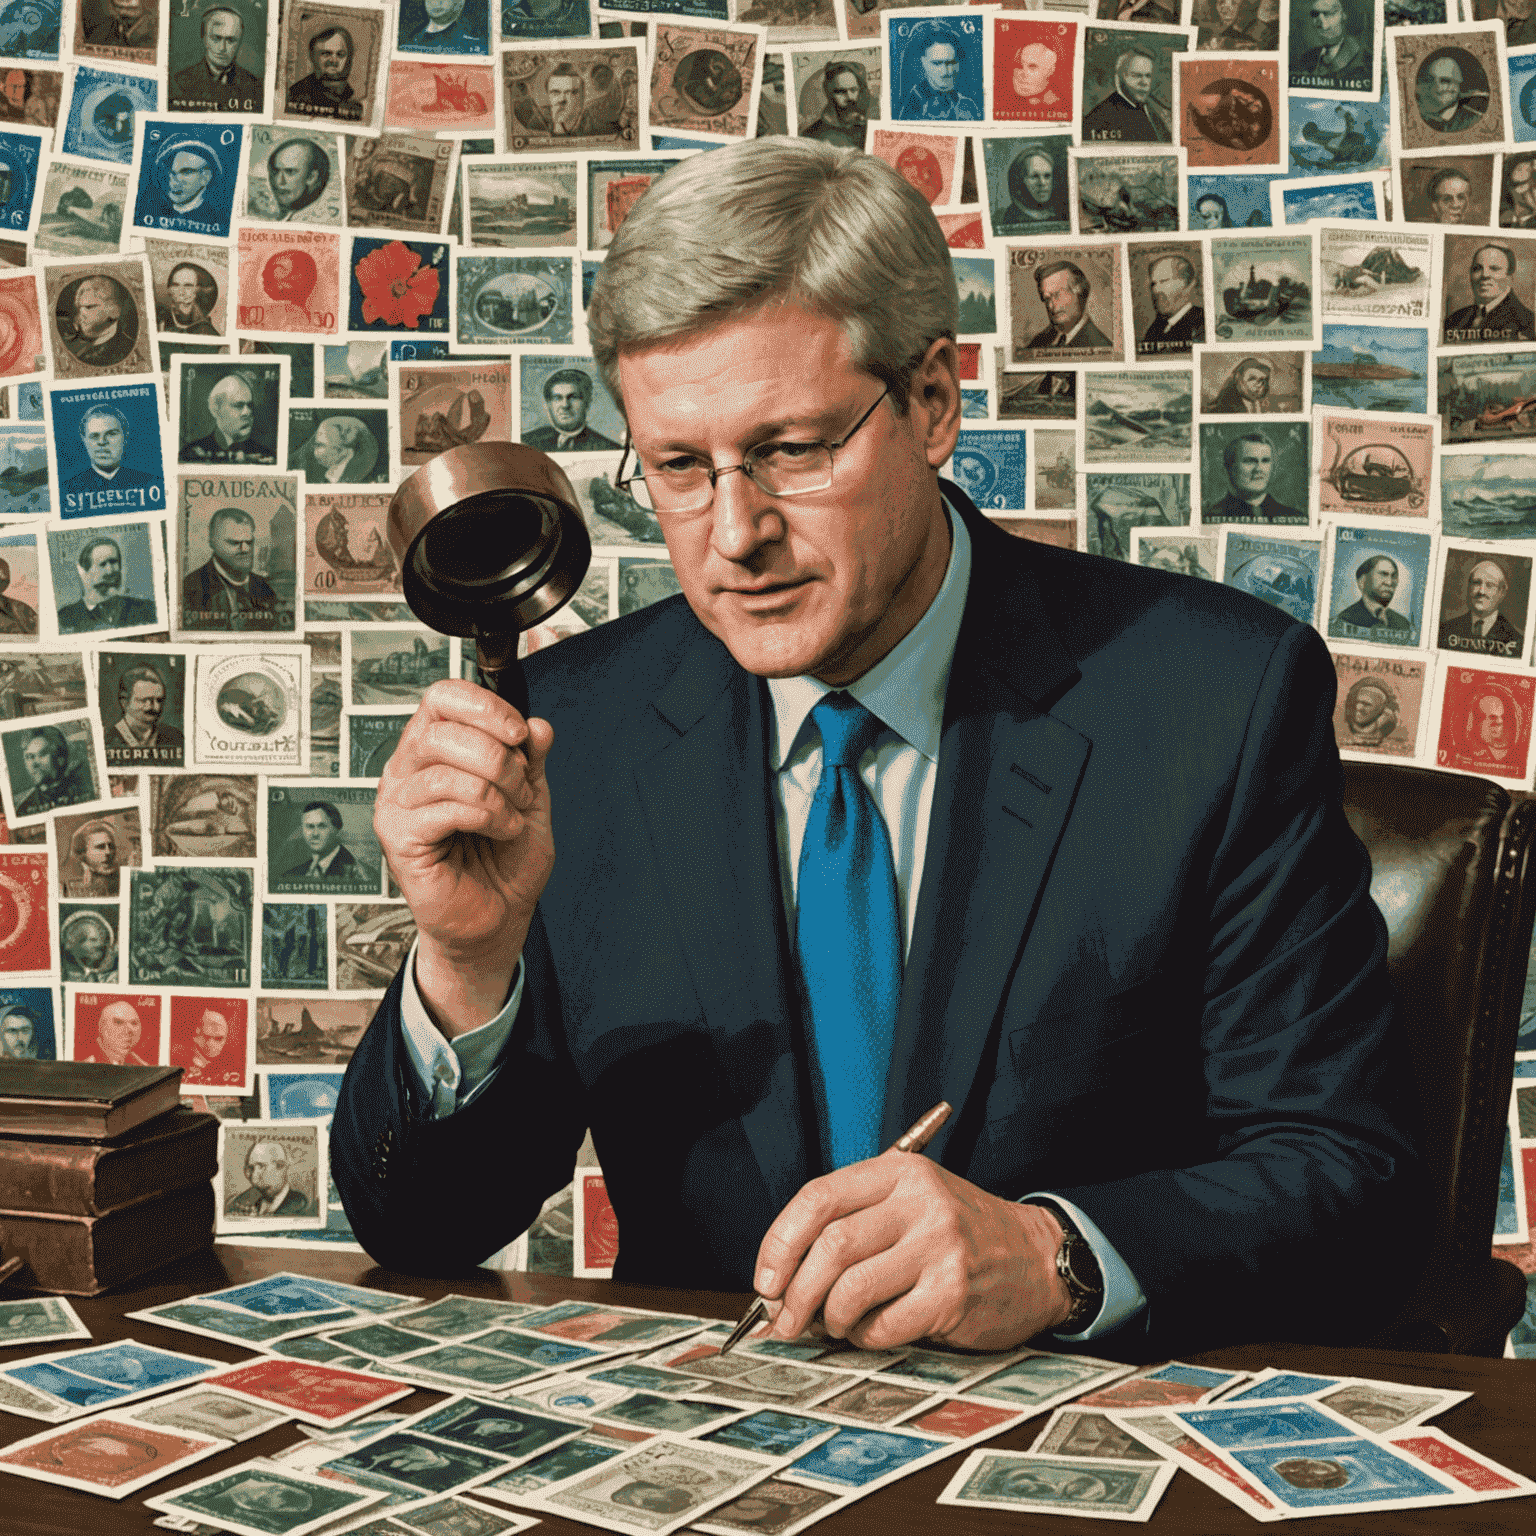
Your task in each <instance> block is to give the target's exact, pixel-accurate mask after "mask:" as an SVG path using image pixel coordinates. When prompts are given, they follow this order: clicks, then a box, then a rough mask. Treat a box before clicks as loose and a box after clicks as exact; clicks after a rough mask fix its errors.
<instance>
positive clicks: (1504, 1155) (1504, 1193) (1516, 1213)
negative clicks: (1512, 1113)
mask: <svg viewBox="0 0 1536 1536" xmlns="http://www.w3.org/2000/svg"><path fill="white" fill-rule="evenodd" d="M1493 1230H1494V1231H1495V1232H1496V1233H1497V1234H1498V1235H1499V1236H1500V1237H1519V1235H1520V1195H1519V1191H1518V1189H1517V1188H1516V1184H1515V1152H1514V1146H1513V1144H1512V1143H1511V1142H1510V1139H1509V1130H1508V1128H1507V1127H1506V1128H1505V1131H1504V1150H1503V1151H1502V1152H1501V1153H1500V1154H1499V1203H1498V1205H1497V1207H1496V1208H1495V1212H1494V1218H1493Z"/></svg>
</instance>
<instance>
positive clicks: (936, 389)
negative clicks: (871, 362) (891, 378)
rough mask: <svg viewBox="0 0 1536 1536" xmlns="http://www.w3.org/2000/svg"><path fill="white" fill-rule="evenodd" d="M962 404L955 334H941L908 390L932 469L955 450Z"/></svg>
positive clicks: (916, 423) (909, 408) (917, 368)
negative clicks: (953, 335) (951, 335)
mask: <svg viewBox="0 0 1536 1536" xmlns="http://www.w3.org/2000/svg"><path fill="white" fill-rule="evenodd" d="M961 405H962V400H961V395H960V351H959V348H958V347H956V345H955V342H954V338H953V337H950V336H940V337H939V338H938V340H937V341H935V342H933V344H932V345H931V346H930V347H929V348H928V350H927V352H925V353H924V354H923V360H922V362H920V363H919V364H918V365H917V367H916V368H915V369H914V370H913V373H912V383H911V385H910V386H909V388H908V390H907V410H908V412H909V413H910V414H911V416H912V418H913V424H914V428H915V429H916V430H917V431H918V432H919V433H920V435H921V437H922V441H923V451H924V455H925V456H926V458H927V460H928V464H929V467H930V468H932V469H938V468H939V466H940V465H942V464H944V463H946V462H947V461H948V459H949V456H950V455H951V454H952V453H953V452H954V451H955V443H956V442H957V441H958V439H959V436H960V411H961Z"/></svg>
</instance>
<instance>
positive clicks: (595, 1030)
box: [331, 488, 1420, 1354]
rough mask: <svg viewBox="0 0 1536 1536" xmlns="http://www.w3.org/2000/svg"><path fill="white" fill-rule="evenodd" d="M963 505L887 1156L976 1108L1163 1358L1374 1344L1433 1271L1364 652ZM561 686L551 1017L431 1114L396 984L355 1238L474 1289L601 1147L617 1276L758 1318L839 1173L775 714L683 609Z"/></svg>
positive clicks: (335, 1137)
mask: <svg viewBox="0 0 1536 1536" xmlns="http://www.w3.org/2000/svg"><path fill="white" fill-rule="evenodd" d="M949 495H950V497H951V499H952V501H953V502H955V503H958V504H962V505H963V509H964V510H963V515H964V516H965V519H966V525H967V527H968V528H969V529H970V532H971V537H972V540H973V553H974V561H973V567H972V573H971V585H970V591H969V594H968V597H967V605H966V613H965V618H964V621H963V624H962V626H961V630H960V635H959V639H958V642H957V645H956V650H955V657H954V664H953V667H952V671H951V676H950V683H949V690H948V695H947V697H946V700H945V709H944V724H943V736H942V746H941V749H940V757H939V770H938V778H937V781H936V784H935V789H934V799H933V809H932V817H931V823H930V832H929V840H928V847H927V854H926V862H925V865H924V870H923V877H922V885H921V890H920V892H919V894H918V897H917V903H918V905H917V912H916V916H915V927H914V932H913V938H912V943H911V948H910V952H909V956H908V960H907V967H906V972H905V980H904V985H903V992H902V999H901V1007H900V1014H899V1019H898V1024H897V1030H896V1041H895V1047H894V1052H893V1057H892V1064H891V1071H890V1078H889V1088H888V1093H887V1099H886V1104H885V1113H884V1127H883V1135H884V1137H885V1139H886V1141H887V1142H889V1141H892V1140H894V1139H895V1138H896V1137H897V1136H898V1135H900V1133H901V1132H902V1131H903V1130H904V1129H905V1128H906V1127H907V1126H908V1125H909V1124H911V1123H912V1121H914V1120H915V1119H916V1118H917V1117H918V1116H919V1115H920V1114H921V1113H922V1112H923V1111H924V1110H926V1109H928V1108H929V1107H930V1106H931V1105H932V1104H933V1103H935V1102H936V1101H937V1100H939V1099H948V1100H949V1101H950V1103H951V1104H953V1105H954V1106H955V1109H956V1113H955V1115H954V1116H953V1117H952V1118H951V1120H950V1121H949V1123H948V1124H947V1125H946V1126H945V1127H944V1128H943V1129H942V1130H941V1131H940V1132H939V1134H938V1136H937V1138H936V1139H935V1140H934V1142H933V1143H932V1145H931V1146H930V1148H929V1155H930V1156H932V1157H934V1158H936V1159H938V1160H939V1161H940V1162H941V1163H942V1164H943V1165H944V1166H945V1167H946V1168H948V1169H951V1170H952V1171H954V1172H955V1173H957V1174H960V1175H962V1176H964V1177H965V1178H968V1179H970V1180H972V1181H973V1182H975V1183H977V1184H979V1185H981V1186H982V1187H983V1188H985V1189H988V1190H990V1191H992V1192H994V1193H995V1194H998V1195H1002V1196H1008V1197H1017V1196H1021V1195H1024V1194H1027V1193H1030V1192H1032V1191H1038V1190H1047V1191H1055V1192H1058V1193H1060V1194H1062V1195H1064V1196H1065V1197H1066V1198H1068V1199H1070V1200H1072V1201H1074V1202H1076V1203H1077V1205H1078V1206H1079V1207H1080V1208H1081V1209H1082V1210H1084V1211H1085V1212H1087V1214H1088V1215H1089V1216H1091V1217H1092V1218H1093V1220H1094V1221H1095V1222H1097V1223H1098V1225H1099V1226H1100V1227H1101V1228H1102V1229H1103V1231H1104V1233H1105V1234H1106V1236H1107V1237H1108V1238H1109V1240H1110V1242H1112V1243H1113V1244H1114V1246H1115V1247H1116V1249H1117V1250H1118V1251H1119V1253H1120V1254H1121V1256H1122V1257H1123V1258H1124V1259H1125V1261H1126V1262H1127V1263H1128V1264H1129V1265H1130V1267H1131V1269H1132V1271H1133V1272H1134V1273H1135V1275H1136V1277H1137V1279H1138V1281H1139V1282H1140V1285H1141V1288H1142V1290H1143V1292H1144V1293H1145V1295H1146V1296H1147V1297H1148V1299H1149V1301H1150V1303H1151V1313H1150V1318H1151V1329H1150V1332H1149V1333H1147V1335H1146V1337H1145V1338H1143V1339H1140V1340H1138V1341H1137V1343H1136V1344H1134V1345H1128V1346H1127V1347H1129V1348H1141V1349H1146V1350H1150V1351H1151V1352H1152V1353H1153V1354H1157V1353H1158V1352H1161V1353H1163V1354H1167V1353H1171V1352H1174V1351H1175V1350H1179V1349H1187V1348H1192V1347H1198V1346H1199V1345H1202V1344H1215V1343H1218V1342H1221V1341H1223V1340H1229V1339H1236V1338H1250V1339H1260V1338H1294V1339H1300V1338H1318V1339H1328V1338H1347V1337H1351V1336H1354V1337H1358V1336H1360V1335H1361V1334H1363V1333H1364V1332H1365V1331H1366V1330H1367V1329H1368V1328H1370V1327H1373V1326H1379V1325H1380V1324H1382V1323H1384V1322H1385V1321H1386V1319H1387V1318H1388V1317H1389V1316H1390V1314H1391V1311H1392V1308H1393V1306H1394V1304H1395V1300H1396V1298H1397V1294H1398V1292H1399V1291H1400V1289H1401V1288H1403V1287H1405V1286H1406V1284H1407V1283H1409V1282H1411V1280H1412V1279H1413V1271H1414V1266H1415V1262H1416V1259H1417V1257H1418V1255H1417V1254H1416V1253H1415V1252H1414V1250H1413V1244H1412V1238H1411V1236H1410V1235H1408V1234H1411V1232H1412V1231H1413V1230H1414V1220H1413V1211H1414V1206H1415V1202H1416V1201H1418V1200H1419V1198H1420V1184H1419V1176H1418V1175H1419V1170H1418V1165H1417V1162H1416V1158H1415V1154H1414V1152H1413V1150H1412V1130H1411V1127H1412V1125H1413V1120H1414V1116H1413V1107H1412V1104H1411V1100H1410V1096H1409V1090H1408V1087H1407V1078H1406V1057H1405V1049H1404V1046H1403V1042H1402V1040H1401V1038H1400V1037H1399V1032H1398V1025H1397V1021H1396V1009H1395V1003H1394V1000H1393V995H1392V991H1391V987H1390V984H1389V982H1388V979H1387V975H1386V970H1385V964H1384V962H1385V955H1386V933H1385V926H1384V924H1383V922H1382V919H1381V916H1380V914H1379V913H1378V911H1377V910H1376V908H1375V906H1374V904H1373V903H1372V901H1371V899H1370V894H1369V880H1370V868H1369V861H1368V858H1367V856H1366V854H1365V851H1364V849H1363V848H1362V847H1361V845H1360V843H1359V842H1358V840H1357V839H1356V838H1355V836H1354V834H1353V832H1352V831H1351V829H1350V827H1349V825H1348V823H1347V821H1346V820H1345V817H1344V814H1343V811H1342V809H1341V806H1340V770H1339V764H1338V754H1337V751H1336V749H1335V746H1334V742H1333V734H1332V725H1331V712H1332V708H1333V700H1334V692H1335V689H1334V672H1333V667H1332V665H1331V662H1330V659H1329V657H1328V653H1327V651H1326V650H1325V648H1324V646H1323V644H1322V642H1321V640H1320V639H1319V637H1318V636H1317V634H1316V632H1315V631H1314V630H1312V629H1310V628H1308V627H1306V626H1303V625H1300V624H1297V623H1295V622H1293V621H1292V620H1291V619H1289V618H1287V617H1286V616H1285V615H1283V614H1282V613H1280V612H1279V611H1278V610H1277V609H1275V608H1272V607H1270V606H1268V605H1267V604H1264V603H1261V602H1258V601H1256V600H1254V599H1252V598H1250V597H1247V596H1246V595H1244V594H1241V593H1238V592H1235V591H1232V590H1231V589H1229V588H1226V587H1222V586H1219V585H1217V584H1215V583H1206V582H1200V581H1194V580H1191V579H1190V578H1188V577H1184V576H1173V575H1168V574H1165V573H1162V572H1156V571H1151V570H1147V569H1144V568H1142V567H1139V566H1132V565H1127V564H1122V563H1120V562H1116V561H1111V560H1104V559H1100V558H1098V557H1095V556H1088V555H1080V554H1075V553H1072V552H1069V551H1062V550H1058V549H1052V548H1048V547H1046V546H1043V545H1036V544H1032V543H1028V542H1025V541H1022V540H1018V539H1014V538H1011V537H1010V536H1009V535H1007V534H1004V533H1003V532H1001V531H1000V530H999V529H997V527H996V526H995V525H994V524H991V523H989V522H988V521H987V520H986V519H985V518H983V517H982V516H981V514H980V513H978V512H977V511H976V510H975V509H974V508H973V507H971V506H970V504H969V503H968V502H966V501H965V500H964V497H963V496H961V495H960V494H959V493H957V492H956V491H954V490H953V489H952V488H950V490H949ZM528 679H529V685H530V690H531V695H532V701H533V708H534V710H535V712H536V713H538V714H541V715H544V716H545V717H546V718H548V719H549V720H550V721H551V722H552V723H553V724H554V727H555V746H554V749H553V752H552V754H551V757H550V762H549V778H550V784H551V787H552V792H553V795H554V814H555V827H556V844H557V856H556V864H555V871H554V874H553V876H552V878H551V880H550V882H549V885H548V886H547V887H546V889H545V892H544V895H543V898H542V899H541V902H540V906H539V912H538V915H537V917H536V920H535V923H534V926H533V928H532V930H531V932H530V934H529V939H528V943H527V945H526V947H525V949H524V954H523V958H524V965H525V969H526V976H525V985H524V992H523V1002H522V1007H521V1011H520V1014H519V1017H518V1020H517V1023H516V1025H515V1027H514V1029H513V1032H512V1036H511V1038H510V1040H509V1043H508V1047H507V1051H506V1054H505V1056H504V1058H503V1062H502V1065H501V1069H500V1072H499V1074H498V1075H497V1076H496V1077H495V1078H494V1079H493V1080H492V1081H491V1082H490V1083H489V1084H488V1085H487V1086H486V1088H485V1089H484V1090H483V1091H482V1092H481V1093H480V1094H479V1095H478V1096H477V1097H476V1098H475V1099H474V1100H472V1101H471V1102H470V1104H469V1105H468V1106H467V1107H465V1108H463V1109H461V1110H460V1111H459V1112H458V1113H456V1114H454V1115H451V1116H448V1117H445V1118H444V1119H441V1120H437V1121H433V1120H430V1119H429V1118H427V1116H428V1115H429V1114H430V1108H429V1101H427V1100H426V1098H425V1096H424V1095H423V1094H422V1091H421V1089H420V1087H419V1085H418V1084H417V1082H416V1079H415V1076H414V1073H413V1071H412V1069H411V1066H410V1063H409V1058H408V1056H407V1053H406V1051H405V1048H404V1045H403V1043H402V1041H401V1037H400V1030H399V1018H398V1013H399V985H400V983H399V978H398V977H397V978H396V981H395V983H394V985H393V986H392V987H391V988H390V990H389V993H388V994H387V996H386V997H385V999H384V1001H383V1003H382V1004H381V1006H380V1009H379V1012H378V1015H377V1016H376V1017H375V1019H374V1021H373V1024H372V1026H371V1027H370V1028H369V1030H368V1031H367V1033H366V1035H365V1036H364V1038H363V1040H362V1041H361V1042H360V1044H359V1046H358V1048H357V1051H356V1053H355V1055H354V1056H353V1059H352V1062H351V1065H350V1066H349V1068H348V1071H347V1074H346V1078H345V1081H344V1083H343V1086H342V1092H341V1095H340V1103H339V1104H338V1106H337V1110H336V1115H335V1120H334V1123H333V1129H332V1135H331V1156H332V1166H333V1169H334V1171H335V1177H336V1181H337V1185H338V1187H339V1189H340V1191H341V1195H342V1200H343V1203H344V1204H345V1206H346V1210H347V1214H348V1216H349V1217H350V1219H351V1221H352V1225H353V1228H354V1230H355V1231H356V1233H357V1236H358V1238H359V1240H360V1241H361V1242H362V1243H363V1245H364V1246H365V1247H366V1248H367V1249H368V1251H369V1252H370V1253H371V1254H373V1255H374V1257H375V1258H377V1259H378V1260H379V1261H380V1262H382V1263H385V1264H388V1265H391V1266H393V1267H395V1268H399V1269H404V1270H408V1271H417V1272H432V1273H451V1272H452V1271H453V1270H454V1269H455V1268H456V1267H462V1266H466V1265H469V1264H473V1263H476V1262H478V1261H480V1260H481V1259H483V1258H484V1257H486V1256H487V1255H488V1254H490V1253H491V1252H493V1251H494V1250H495V1249H497V1248H498V1247H500V1246H501V1245H502V1244H503V1243H505V1242H507V1241H510V1239H511V1238H512V1237H513V1236H515V1235H516V1234H517V1233H518V1232H520V1231H522V1230H523V1229H524V1228H525V1227H527V1226H528V1225H529V1223H530V1222H531V1221H532V1220H533V1218H534V1217H535V1216H536V1215H537V1214H538V1210H539V1206H540V1203H541V1201H542V1200H543V1199H545V1198H546V1197H547V1196H548V1195H549V1194H550V1193H552V1192H553V1191H554V1190H556V1189H558V1188H559V1187H560V1186H561V1185H563V1184H564V1183H565V1182H566V1181H567V1180H568V1179H569V1178H570V1176H571V1167H572V1164H573V1161H574V1156H575V1152H576V1149H577V1146H578V1145H579V1143H580V1141H581V1137H582V1134H583V1131H584V1128H585V1127H587V1126H588V1125H589V1124H590V1126H591V1127H592V1131H593V1136H594V1139H595V1142H596V1147H597V1152H598V1155H599V1157H600V1159H601V1161H602V1165H603V1169H604V1172H605V1174H606V1175H607V1180H608V1188H609V1191H610V1194H611V1196H612V1199H613V1203H614V1207H615V1210H616V1212H617V1215H618V1220H619V1228H620V1234H621V1238H620V1242H621V1248H620V1253H619V1258H618V1263H617V1265H616V1267H615V1274H616V1277H617V1278H620V1279H628V1280H636V1281H645V1282H649V1283H653V1284H661V1285H678V1286H693V1287H714V1288H721V1289H732V1290H747V1289H750V1287H751V1283H752V1271H753V1263H754V1259H755V1257H756V1253H757V1248H758V1244H759V1242H760V1240H761V1238H762V1236H763V1233H764V1232H765V1231H766V1230H767V1228H768V1226H769V1224H770V1223H771V1222H772V1220H773V1219H774V1217H775V1216H776V1215H777V1214H778V1212H779V1211H780V1209H781V1208H782V1207H783V1206H784V1204H785V1203H786V1202H787V1201H788V1200H789V1199H790V1197H791V1196H792V1195H793V1194H794V1193H795V1192H796V1191H797V1190H798V1189H799V1188H800V1186H801V1185H802V1184H803V1183H804V1182H805V1181H806V1180H807V1179H809V1178H811V1177H814V1176H815V1175H817V1174H818V1173H821V1172H824V1171H825V1162H824V1159H823V1155H822V1151H821V1148H820V1146H819V1144H818V1136H817V1131H816V1124H817V1120H816V1113H815V1109H814V1103H813V1100H812V1097H811V1089H810V1083H809V1078H808V1072H807V1066H806V1051H805V1046H804V1038H803V1030H804V1025H803V1022H802V1010H801V1004H800V1000H799V994H798V982H797V979H796V977H797V972H796V970H795V967H794V965H793V961H792V953H791V947H790V936H789V931H788V924H787V919H786V916H785V911H784V901H783V888H782V884H781V877H780V871H779V859H778V852H777V843H776V838H775V829H774V803H773V787H772V784H771V782H770V773H769V768H768V763H767V748H768V740H769V723H770V719H771V710H772V704H771V701H770V698H769V694H768V689H767V685H766V683H765V682H763V680H762V679H760V678H757V677H754V676H751V675H750V674H748V673H746V672H745V671H743V670H742V668H741V667H739V666H738V665H737V664H736V663H735V662H734V661H733V660H732V658H731V656H730V654H729V653H728V652H727V651H726V649H725V647H724V646H723V645H722V644H721V643H720V642H719V641H718V640H716V639H715V638H714V637H713V636H711V635H710V634H709V633H708V632H707V631H706V630H705V629H704V628H703V627H702V626H701V625H700V624H699V622H698V620H697V619H696V618H695V617H694V615H693V613H692V612H691V610H690V609H689V608H688V607H687V605H686V603H685V602H684V601H683V600H682V599H680V598H678V599H671V600H668V601H666V602H663V603H659V604H656V605H654V606H652V607H649V608H646V609H644V610H643V611H641V612H640V613H637V614H635V615H633V616H630V617H628V618H626V619H620V620H618V621H616V622H614V623H610V624H606V625H603V626H601V627H600V628H598V629H596V630H593V631H591V632H589V633H586V634H583V635H579V636H575V637H572V638H568V639H566V640H563V641H561V643H560V644H559V645H558V646H553V647H551V648H549V649H547V650H543V651H539V652H538V653H537V654H536V655H534V656H533V657H531V658H530V659H529V664H528ZM1388 1252H1390V1253H1391V1254H1392V1257H1391V1258H1390V1259H1387V1260H1386V1261H1385V1262H1383V1260H1382V1258H1381V1255H1383V1254H1384V1253H1388ZM1137 1326H1138V1329H1139V1327H1140V1324H1139V1323H1138V1325H1137ZM1122 1342H1124V1341H1122ZM1100 1343H1102V1341H1097V1342H1096V1346H1095V1347H1098V1344H1100Z"/></svg>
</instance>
